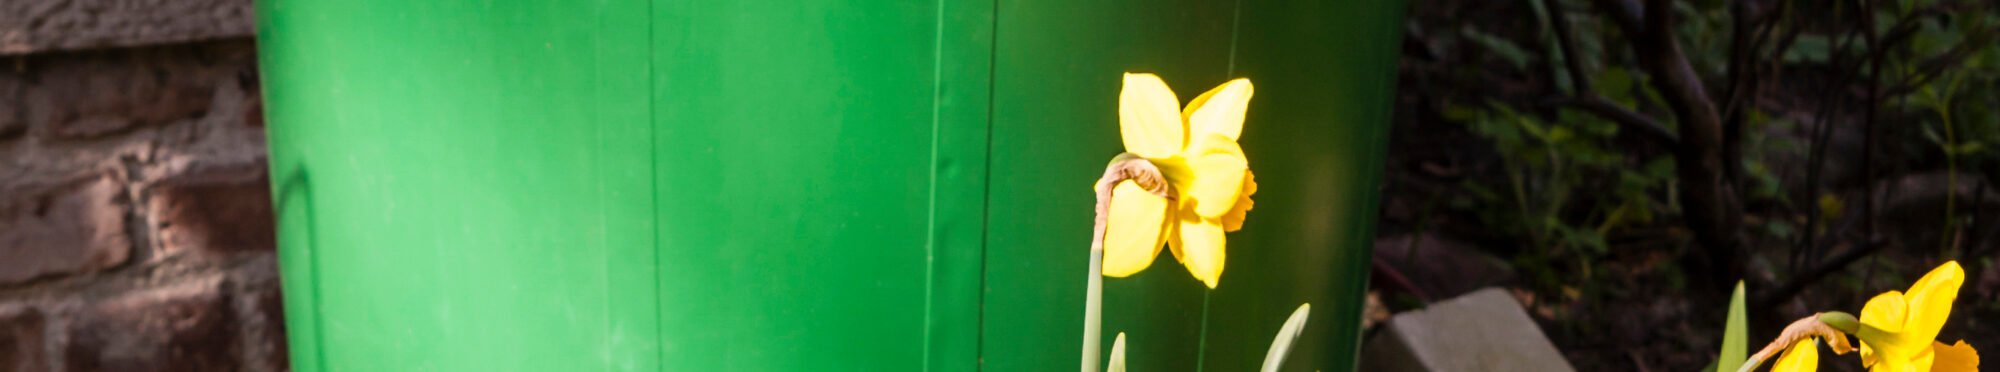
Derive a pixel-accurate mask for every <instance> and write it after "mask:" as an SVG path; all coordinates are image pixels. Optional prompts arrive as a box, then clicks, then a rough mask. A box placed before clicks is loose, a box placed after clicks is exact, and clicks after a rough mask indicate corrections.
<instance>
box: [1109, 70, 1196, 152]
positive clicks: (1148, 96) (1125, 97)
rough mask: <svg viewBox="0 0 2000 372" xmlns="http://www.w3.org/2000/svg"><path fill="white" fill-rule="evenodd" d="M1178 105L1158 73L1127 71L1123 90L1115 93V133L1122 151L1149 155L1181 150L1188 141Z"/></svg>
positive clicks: (1185, 125)
mask: <svg viewBox="0 0 2000 372" xmlns="http://www.w3.org/2000/svg"><path fill="white" fill-rule="evenodd" d="M1179 106H1180V101H1179V99H1178V98H1174V91H1173V90H1172V89H1168V88H1167V83H1166V82H1165V81H1161V80H1160V77H1159V76H1155V75H1153V74H1133V73H1126V74H1125V87H1124V90H1123V91H1121V92H1119V93H1118V133H1119V135H1120V136H1122V137H1123V138H1124V140H1125V151H1126V152H1130V153H1134V154H1139V156H1143V157H1148V158H1164V157H1169V156H1173V155H1174V153H1177V152H1180V151H1181V148H1182V147H1184V146H1185V145H1186V143H1187V124H1186V122H1185V121H1183V119H1182V118H1181V115H1180V110H1179V109H1178V108H1179Z"/></svg>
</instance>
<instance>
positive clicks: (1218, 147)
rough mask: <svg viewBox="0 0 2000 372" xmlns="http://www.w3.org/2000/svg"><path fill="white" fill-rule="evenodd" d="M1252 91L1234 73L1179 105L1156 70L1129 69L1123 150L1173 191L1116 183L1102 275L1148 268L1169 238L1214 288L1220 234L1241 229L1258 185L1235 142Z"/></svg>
mask: <svg viewBox="0 0 2000 372" xmlns="http://www.w3.org/2000/svg"><path fill="white" fill-rule="evenodd" d="M1251 94H1252V87H1251V85H1250V80H1249V79H1236V80H1231V81H1229V82H1228V83H1224V84H1222V86H1218V87H1215V89H1212V90H1209V91H1208V92H1207V93H1203V94H1202V95H1200V96H1197V97H1195V98H1194V100H1193V101H1191V102H1188V104H1187V107H1185V108H1182V107H1180V101H1179V99H1178V98H1176V97H1175V96H1174V92H1173V90H1170V89H1168V88H1167V84H1166V82H1164V81H1161V80H1160V77H1159V76H1154V75H1152V74H1132V73H1127V74H1125V83H1124V88H1123V91H1122V92H1120V94H1119V96H1118V129H1119V133H1120V134H1121V136H1122V137H1123V139H1124V143H1125V151H1126V152H1128V153H1132V154H1135V155H1138V156H1139V157H1142V158H1145V159H1146V160H1147V161H1148V162H1151V163H1152V164H1153V165H1154V166H1155V167H1158V168H1159V170H1160V173H1161V175H1162V176H1164V178H1166V181H1167V183H1168V184H1169V185H1171V186H1172V187H1173V192H1172V194H1171V195H1172V196H1174V198H1172V199H1169V198H1164V197H1160V196H1157V195H1153V194H1151V193H1148V192H1147V191H1146V190H1145V189H1144V188H1141V187H1140V186H1139V185H1138V184H1136V183H1134V182H1133V181H1131V180H1127V181H1123V182H1119V183H1118V184H1117V186H1115V187H1113V189H1112V195H1111V206H1110V212H1111V213H1110V217H1109V222H1108V226H1107V230H1106V231H1105V236H1104V267H1103V269H1104V275H1107V276H1113V277H1124V276H1128V275H1132V274H1136V273H1138V272H1139V271H1141V270H1145V269H1146V267H1147V266H1150V265H1152V263H1153V259H1154V258H1155V257H1157V256H1158V255H1159V252H1160V247H1161V246H1162V245H1166V246H1169V247H1171V248H1172V251H1173V253H1174V258H1175V259H1178V260H1179V261H1180V262H1181V264H1182V265H1185V266H1187V269H1188V272H1190V273H1193V274H1194V277H1195V278H1196V279H1199V280H1201V282H1202V283H1203V284H1207V285H1208V287H1209V288H1215V286H1216V284H1217V282H1218V281H1219V280H1220V279H1221V277H1222V266H1223V265H1222V263H1223V254H1224V252H1223V251H1224V250H1223V247H1224V245H1225V240H1224V238H1223V233H1224V232H1230V231H1236V230H1238V229H1241V228H1243V219H1244V216H1245V215H1246V214H1247V212H1248V211H1249V210H1250V207H1251V204H1252V203H1251V201H1250V195H1251V194H1254V193H1256V192H1257V183H1256V182H1255V181H1254V180H1253V177H1252V175H1251V173H1250V162H1249V160H1248V159H1247V158H1245V157H1244V155H1243V148H1242V147H1241V146H1239V145H1238V144H1237V143H1236V139H1237V136H1238V135H1240V134H1242V132H1243V117H1244V114H1245V111H1246V109H1247V108H1248V106H1249V104H1250V95H1251Z"/></svg>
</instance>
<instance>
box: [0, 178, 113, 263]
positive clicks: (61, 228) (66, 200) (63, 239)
mask: <svg viewBox="0 0 2000 372" xmlns="http://www.w3.org/2000/svg"><path fill="white" fill-rule="evenodd" d="M127 200H128V198H127V197H126V196H125V192H124V190H123V187H122V186H121V184H120V182H118V180H117V179H116V178H114V177H113V176H112V175H110V174H98V175H94V176H89V177H84V178H80V179H77V180H74V181H71V182H65V183H61V184H56V185H44V186H40V187H36V186H23V187H16V188H14V189H13V190H7V191H5V192H0V285H5V284H14V283H20V282H25V281H28V280H32V279H35V278H41V277H45V276H53V275H60V274H69V273H79V272H88V271H94V270H98V269H103V268H107V267H111V266H116V265H118V264H121V263H124V262H125V260H126V258H127V257H128V256H129V255H130V254H131V250H132V241H131V238H130V237H129V236H127V235H126V234H127V233H126V231H125V208H126V205H127V204H128V202H127Z"/></svg>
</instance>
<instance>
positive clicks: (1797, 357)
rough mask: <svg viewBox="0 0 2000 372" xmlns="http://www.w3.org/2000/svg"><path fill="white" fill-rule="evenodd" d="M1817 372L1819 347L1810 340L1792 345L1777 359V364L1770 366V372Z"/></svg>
mask: <svg viewBox="0 0 2000 372" xmlns="http://www.w3.org/2000/svg"><path fill="white" fill-rule="evenodd" d="M1816 370H1819V345H1815V344H1813V339H1812V338H1806V339H1802V340H1799V342H1794V343H1792V347H1791V348H1790V349H1786V350H1785V355H1784V356H1780V357H1778V363H1777V364H1775V365H1772V366H1771V372H1812V371H1816Z"/></svg>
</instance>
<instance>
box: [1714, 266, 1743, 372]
mask: <svg viewBox="0 0 2000 372" xmlns="http://www.w3.org/2000/svg"><path fill="white" fill-rule="evenodd" d="M1748 318H1749V316H1747V315H1745V313H1744V311H1743V281H1741V280H1739V281H1736V293H1733V294H1730V295H1729V320H1728V321H1727V323H1726V324H1725V325H1724V326H1723V328H1722V353H1721V355H1718V356H1717V357H1716V360H1715V366H1716V369H1715V370H1717V371H1735V370H1737V369H1740V368H1742V367H1743V361H1744V359H1747V358H1748V357H1747V356H1746V355H1747V354H1748V353H1749V346H1750V325H1749V319H1748Z"/></svg>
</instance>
